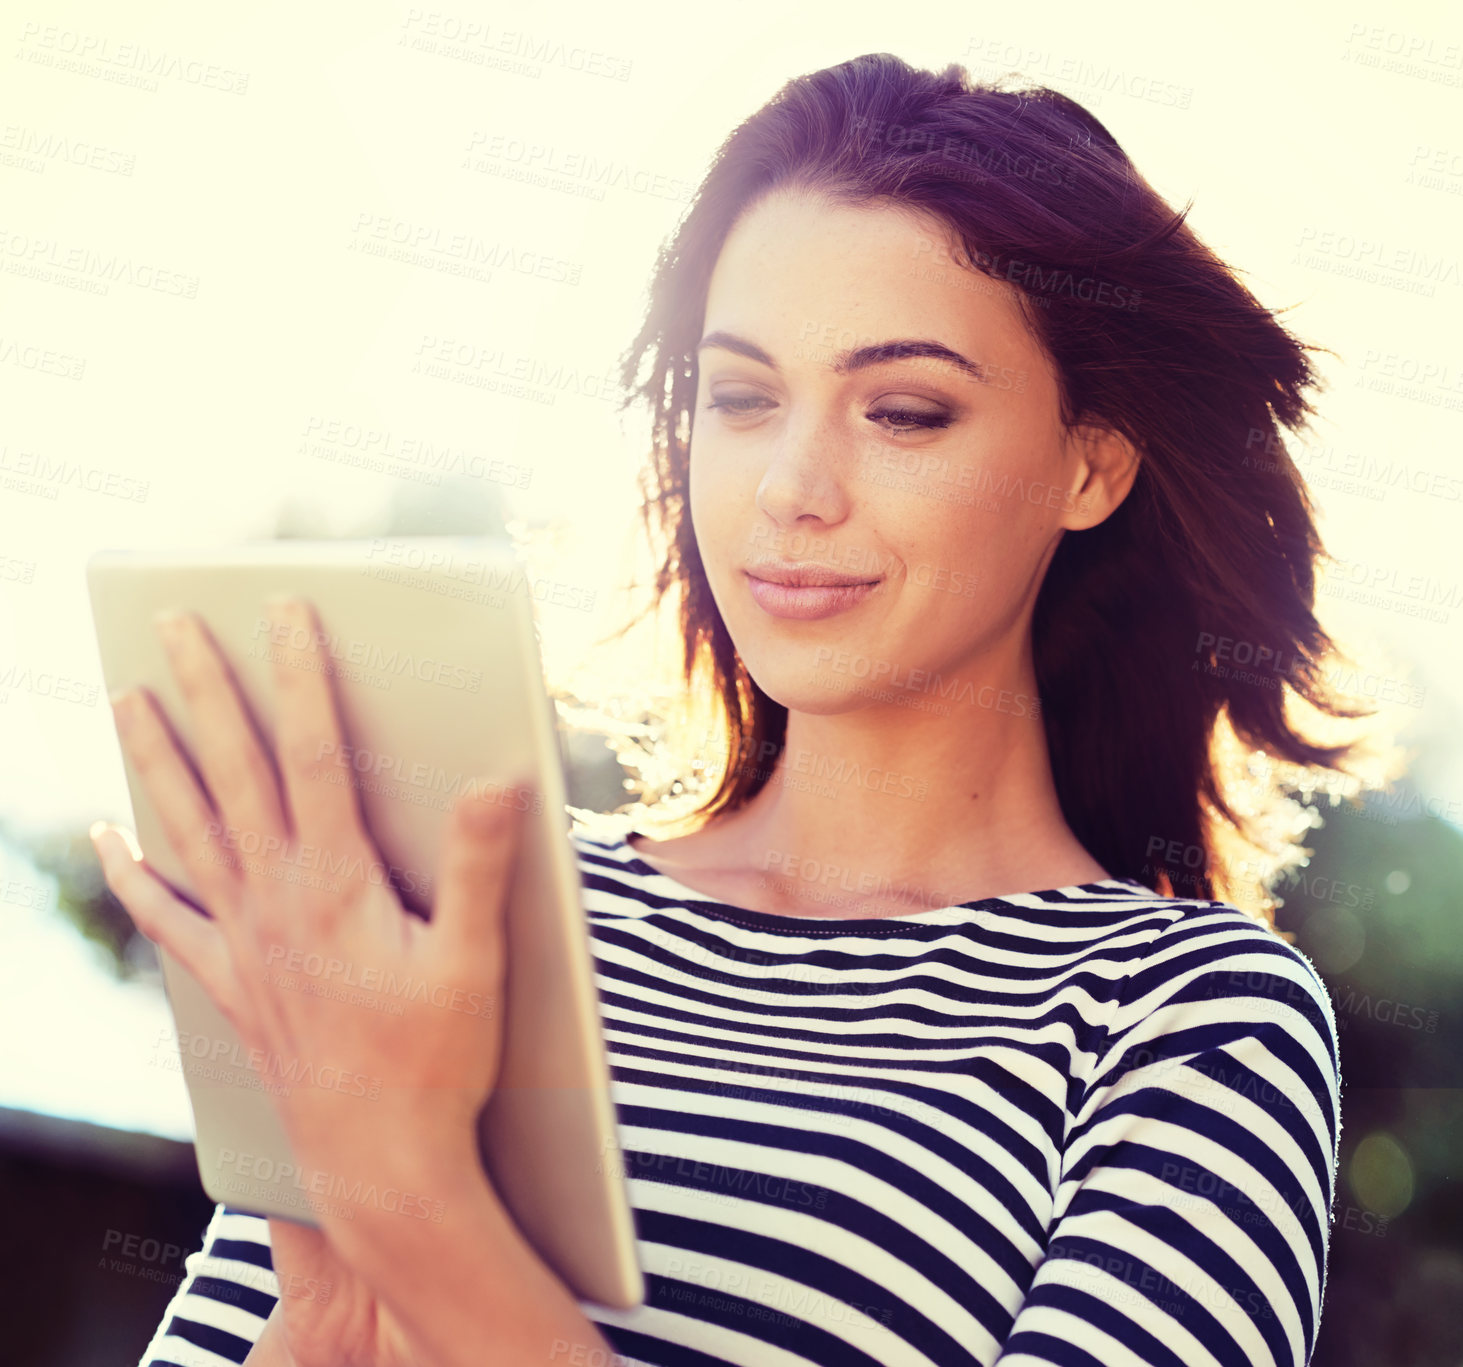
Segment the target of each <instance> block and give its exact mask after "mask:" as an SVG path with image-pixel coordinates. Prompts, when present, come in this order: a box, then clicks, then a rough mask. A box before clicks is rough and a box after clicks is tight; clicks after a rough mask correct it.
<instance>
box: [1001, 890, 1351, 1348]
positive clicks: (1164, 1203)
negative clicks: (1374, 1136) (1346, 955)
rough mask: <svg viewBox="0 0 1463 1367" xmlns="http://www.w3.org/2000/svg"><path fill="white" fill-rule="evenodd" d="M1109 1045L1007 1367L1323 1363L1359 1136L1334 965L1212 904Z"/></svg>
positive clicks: (1161, 940)
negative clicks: (1350, 1146)
mask: <svg viewBox="0 0 1463 1367" xmlns="http://www.w3.org/2000/svg"><path fill="white" fill-rule="evenodd" d="M1098 986H1100V984H1094V985H1090V986H1089V990H1096V988H1097V987H1098ZM1094 1052H1095V1054H1096V1061H1095V1064H1094V1066H1093V1067H1092V1069H1091V1071H1090V1073H1089V1074H1088V1075H1087V1078H1086V1079H1085V1080H1082V1079H1077V1080H1074V1082H1073V1084H1072V1100H1071V1103H1070V1104H1069V1119H1068V1132H1067V1136H1066V1141H1065V1144H1064V1147H1063V1157H1062V1163H1061V1173H1060V1180H1059V1185H1058V1189H1057V1199H1056V1207H1055V1215H1054V1219H1053V1224H1052V1226H1051V1230H1050V1237H1049V1239H1048V1243H1047V1248H1046V1252H1045V1255H1044V1258H1043V1261H1042V1262H1041V1263H1040V1265H1039V1266H1038V1268H1037V1270H1036V1273H1035V1276H1034V1278H1033V1280H1032V1284H1031V1287H1030V1289H1029V1291H1028V1293H1027V1296H1026V1298H1025V1300H1024V1302H1023V1304H1022V1307H1021V1310H1020V1312H1019V1313H1018V1315H1017V1317H1016V1319H1015V1322H1014V1323H1013V1325H1012V1327H1011V1332H1010V1334H1009V1335H1008V1336H1007V1339H1006V1343H1005V1345H1004V1349H1003V1351H1002V1354H1001V1356H1000V1357H999V1359H998V1362H999V1364H1000V1367H1038V1364H1040V1365H1041V1367H1049V1365H1050V1364H1057V1365H1059V1367H1305V1364H1306V1363H1308V1362H1309V1361H1310V1355H1311V1351H1312V1348H1313V1346H1314V1344H1315V1337H1316V1324H1317V1320H1318V1318H1319V1314H1320V1306H1321V1301H1322V1296H1323V1292H1324V1287H1325V1275H1326V1253H1327V1240H1328V1236H1329V1233H1330V1225H1331V1204H1332V1199H1333V1196H1334V1194H1335V1177H1336V1159H1337V1142H1338V1139H1339V1133H1340V1126H1339V1115H1338V1112H1339V1099H1340V1086H1341V1077H1340V1070H1339V1062H1338V1053H1337V1032H1336V1024H1335V1018H1334V1015H1333V1013H1332V1008H1331V999H1330V996H1329V995H1328V993H1327V991H1326V988H1325V986H1324V984H1322V982H1321V980H1320V979H1319V978H1318V977H1317V976H1316V973H1315V970H1314V969H1313V968H1312V967H1311V965H1310V964H1309V962H1308V961H1307V960H1306V959H1305V958H1304V957H1303V956H1302V955H1301V954H1300V953H1299V952H1298V951H1296V950H1295V949H1292V948H1291V947H1290V946H1289V945H1287V944H1286V943H1285V942H1284V941H1283V940H1281V939H1280V938H1279V937H1278V936H1276V935H1274V934H1273V933H1272V932H1271V931H1269V930H1267V929H1265V928H1264V927H1263V926H1261V925H1259V924H1258V923H1256V922H1254V921H1252V920H1251V919H1250V918H1249V917H1247V916H1245V915H1244V913H1242V912H1240V911H1239V910H1237V909H1236V908H1234V907H1230V906H1227V905H1225V904H1223V903H1217V904H1201V905H1200V906H1199V907H1197V908H1196V909H1194V910H1189V911H1185V912H1184V913H1183V914H1182V915H1181V916H1180V917H1179V918H1178V919H1177V920H1175V921H1174V922H1172V923H1170V924H1169V925H1168V926H1167V927H1165V928H1164V929H1163V930H1162V931H1161V932H1159V934H1158V935H1157V936H1156V937H1155V939H1154V941H1153V943H1152V945H1151V947H1150V950H1149V952H1148V953H1146V954H1145V955H1144V956H1143V957H1142V959H1141V960H1139V961H1138V967H1137V969H1136V970H1135V971H1134V972H1133V973H1132V974H1131V975H1130V976H1129V977H1128V979H1127V980H1126V982H1125V983H1124V984H1123V986H1122V988H1121V990H1120V991H1119V992H1118V993H1117V1001H1116V1006H1115V1008H1114V1009H1113V1011H1112V1014H1111V1017H1110V1019H1109V1021H1108V1024H1107V1026H1106V1027H1105V1030H1104V1031H1103V1032H1101V1033H1100V1034H1099V1036H1098V1038H1097V1043H1096V1048H1095V1051H1094Z"/></svg>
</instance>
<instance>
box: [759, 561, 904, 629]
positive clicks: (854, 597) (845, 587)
mask: <svg viewBox="0 0 1463 1367" xmlns="http://www.w3.org/2000/svg"><path fill="white" fill-rule="evenodd" d="M746 575H747V587H748V589H749V590H750V592H751V594H752V597H753V599H754V600H755V601H756V603H757V605H758V606H759V607H760V608H761V609H762V610H763V611H764V612H766V613H768V614H769V615H770V616H773V617H787V618H792V619H795V620H798V621H816V620H818V619H820V618H823V617H832V616H834V615H836V614H837V613H840V612H847V611H848V609H850V608H852V607H855V606H857V605H858V604H859V603H861V602H863V600H864V599H865V598H867V597H868V596H869V595H870V594H871V593H873V591H874V590H875V589H876V588H878V586H879V581H878V580H877V579H875V580H866V579H865V580H860V579H855V578H852V577H851V576H849V575H847V574H841V573H839V572H837V571H835V570H825V569H822V568H820V567H817V566H812V565H808V566H802V567H799V568H798V569H797V570H795V571H794V570H788V569H780V568H779V569H769V568H767V567H765V566H764V567H759V568H758V569H757V570H756V571H755V572H754V571H752V570H748V571H746ZM766 575H776V576H777V577H776V578H775V579H774V578H765V577H764V576H766ZM788 580H794V581H795V582H787V581H788Z"/></svg>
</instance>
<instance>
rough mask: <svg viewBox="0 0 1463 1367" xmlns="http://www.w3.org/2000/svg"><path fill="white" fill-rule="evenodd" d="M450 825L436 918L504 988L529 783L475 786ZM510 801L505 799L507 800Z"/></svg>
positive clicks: (454, 941)
mask: <svg viewBox="0 0 1463 1367" xmlns="http://www.w3.org/2000/svg"><path fill="white" fill-rule="evenodd" d="M474 787H475V789H476V791H469V792H468V793H465V794H463V795H462V796H460V797H459V798H458V799H457V801H456V802H455V803H454V804H453V808H452V815H451V817H450V819H449V820H448V823H447V834H446V839H445V840H444V842H443V847H442V860H441V865H440V868H439V869H438V875H437V899H436V903H435V905H434V906H433V911H432V919H433V921H434V922H436V923H437V926H438V928H439V929H440V931H441V933H442V935H443V937H444V938H445V939H446V940H448V941H449V942H450V943H451V947H452V948H453V949H454V950H455V951H457V952H459V953H461V954H463V955H464V956H465V957H466V959H467V961H468V962H470V963H476V964H480V965H481V966H482V968H483V970H485V971H486V972H488V974H489V975H490V978H491V980H492V983H493V986H494V988H495V989H496V988H498V987H500V986H501V981H500V977H501V972H502V933H503V913H504V910H505V908H506V903H507V899H508V889H509V887H510V886H511V884H512V880H513V873H514V870H515V868H516V867H517V862H518V851H519V843H520V840H521V838H522V831H523V814H522V812H520V811H519V810H518V806H517V801H518V797H517V795H519V794H524V793H528V792H529V791H530V790H529V788H528V786H527V785H526V784H518V785H504V786H501V787H500V786H499V785H498V784H496V783H486V782H485V783H482V784H478V785H474ZM505 799H506V800H505Z"/></svg>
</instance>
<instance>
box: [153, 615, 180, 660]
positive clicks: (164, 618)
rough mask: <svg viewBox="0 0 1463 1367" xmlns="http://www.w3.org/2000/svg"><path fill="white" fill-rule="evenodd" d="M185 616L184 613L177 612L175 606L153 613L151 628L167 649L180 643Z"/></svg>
mask: <svg viewBox="0 0 1463 1367" xmlns="http://www.w3.org/2000/svg"><path fill="white" fill-rule="evenodd" d="M185 616H186V614H185V613H182V612H179V611H178V610H177V609H176V608H164V609H163V610H162V611H160V612H155V613H153V616H152V625H153V628H154V629H155V630H156V631H157V633H158V635H159V636H161V637H162V639H163V644H164V645H165V646H167V648H168V649H169V650H173V649H175V648H176V647H177V646H178V645H180V644H181V643H182V640H183V633H184V631H185V630H186V627H187V623H186V622H185V620H184V618H185Z"/></svg>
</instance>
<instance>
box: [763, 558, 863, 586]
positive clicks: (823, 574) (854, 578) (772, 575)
mask: <svg viewBox="0 0 1463 1367" xmlns="http://www.w3.org/2000/svg"><path fill="white" fill-rule="evenodd" d="M747 573H748V574H749V575H750V576H751V577H752V578H753V579H761V580H763V581H764V582H765V583H768V584H785V585H786V586H787V587H789V588H797V589H805V588H850V587H852V586H854V585H857V584H877V583H878V582H879V580H878V576H874V577H873V578H870V577H869V576H868V575H857V574H845V573H842V572H841V571H839V570H830V569H825V568H824V567H823V566H821V565H779V564H775V563H763V564H761V565H753V566H751V567H750V568H749V569H748V570H747Z"/></svg>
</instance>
